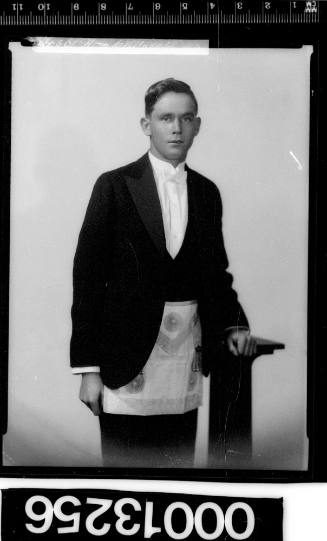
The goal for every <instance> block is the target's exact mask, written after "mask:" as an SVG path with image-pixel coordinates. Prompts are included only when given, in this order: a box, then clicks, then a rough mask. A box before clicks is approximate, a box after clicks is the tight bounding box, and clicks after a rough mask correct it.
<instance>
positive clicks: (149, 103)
mask: <svg viewBox="0 0 327 541" xmlns="http://www.w3.org/2000/svg"><path fill="white" fill-rule="evenodd" d="M167 92H177V93H180V94H188V96H190V97H191V98H192V100H193V101H194V105H195V109H196V113H197V111H198V102H197V100H196V97H195V96H194V94H193V92H192V90H191V87H190V86H189V85H188V84H187V83H184V82H183V81H178V80H177V79H174V78H173V77H169V78H168V79H163V80H162V81H158V82H157V83H154V84H153V85H151V86H150V87H149V88H148V90H147V91H146V94H145V114H146V115H147V116H149V115H150V114H151V113H152V110H153V107H154V105H155V103H156V102H157V101H158V100H159V99H160V98H161V96H163V95H164V94H166V93H167Z"/></svg>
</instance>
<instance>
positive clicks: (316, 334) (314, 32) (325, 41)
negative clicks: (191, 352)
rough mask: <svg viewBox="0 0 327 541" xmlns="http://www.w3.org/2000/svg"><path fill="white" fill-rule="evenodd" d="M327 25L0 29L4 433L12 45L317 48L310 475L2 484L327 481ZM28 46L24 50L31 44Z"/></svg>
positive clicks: (23, 472)
mask: <svg viewBox="0 0 327 541" xmlns="http://www.w3.org/2000/svg"><path fill="white" fill-rule="evenodd" d="M326 23H327V21H326V22H320V23H311V24H289V23H287V24H285V23H282V24H276V23H275V24H265V23H261V24H232V25H230V24H220V25H219V26H217V25H207V24H204V25H200V26H199V25H187V26H186V25H180V24H177V25H174V27H173V28H172V27H169V26H153V25H147V26H143V27H141V26H138V25H134V26H130V25H129V26H127V25H115V26H112V25H111V26H109V25H108V26H99V27H96V28H94V27H90V26H87V25H85V26H78V27H77V26H65V27H50V26H48V27H47V26H41V27H40V26H28V27H26V26H25V27H2V28H0V38H1V40H0V44H1V45H0V47H1V51H0V62H1V64H0V70H1V72H2V73H4V74H5V77H4V79H3V80H4V84H3V86H2V87H1V88H0V99H1V111H0V114H1V125H2V129H1V131H2V133H1V158H0V159H1V186H0V189H1V206H0V224H1V233H0V234H1V237H0V241H1V245H0V250H1V260H2V261H6V265H1V271H0V272H1V275H0V279H1V282H0V291H1V299H0V302H1V307H0V309H1V312H0V314H1V320H0V329H1V334H0V336H1V343H0V348H1V349H0V355H1V361H0V393H1V395H0V396H1V406H0V411H1V412H3V414H2V418H1V422H2V427H1V428H2V433H5V431H6V415H7V377H8V366H7V363H8V321H9V314H8V303H9V295H8V290H9V245H10V212H9V203H10V120H11V113H10V109H11V54H10V52H9V50H8V42H9V41H23V40H25V39H26V37H27V36H30V35H35V36H37V35H40V36H41V35H42V36H50V37H51V36H56V37H66V36H72V37H88V38H90V37H91V38H92V37H94V38H99V37H114V38H121V37H123V38H127V37H128V38H157V39H158V38H162V39H169V38H170V39H192V38H194V39H201V38H202V39H209V44H210V46H212V47H217V46H218V47H249V48H251V47H253V48H254V47H267V48H275V47H285V48H290V47H292V48H296V47H300V46H302V45H313V55H312V57H311V104H310V105H311V115H310V173H309V179H310V181H309V186H310V190H309V262H310V264H309V274H308V281H309V290H308V299H309V303H308V371H307V380H308V398H307V418H308V422H307V433H308V436H309V439H310V447H309V468H308V470H307V471H287V470H222V469H221V470H220V469H219V470H211V469H192V470H189V469H173V470H166V469H143V468H142V469H139V468H135V469H134V468H133V469H126V470H125V469H123V468H119V469H118V468H113V469H109V468H95V467H90V468H71V467H69V468H68V467H66V468H57V467H31V468H30V467H14V466H2V467H0V476H2V477H28V478H32V477H33V478H58V477H59V478H65V479H67V478H68V479H69V478H84V479H90V478H93V479H95V478H106V479H111V478H122V479H126V478H128V479H170V480H183V481H185V480H187V481H194V480H196V481H224V482H226V481H230V482H239V481H241V482H250V483H252V482H281V483H284V482H309V481H327V463H326V462H327V461H326V460H325V456H324V451H325V447H324V443H323V442H324V428H325V427H324V422H325V419H324V417H325V414H324V412H325V409H326V406H327V400H326V390H325V389H326V388H327V387H326V384H327V368H326V365H325V362H324V358H323V353H324V346H325V344H324V333H325V334H326V326H327V318H326V314H325V313H324V307H325V306H324V305H325V297H326V283H325V276H326V274H325V270H327V268H326V259H327V258H326V253H327V249H326V238H325V235H324V231H325V226H326V214H327V213H326V210H325V202H326V188H325V185H324V179H325V178H326V172H327V160H326V152H324V144H325V142H326V140H327V138H326V124H325V121H326V119H327V115H326V102H327V100H326V93H327V88H326V72H327V68H326V67H325V65H326V66H327V33H326V30H327V28H326V26H327V24H326ZM28 43H29V42H28V41H25V44H28Z"/></svg>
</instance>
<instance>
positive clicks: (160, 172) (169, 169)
mask: <svg viewBox="0 0 327 541" xmlns="http://www.w3.org/2000/svg"><path fill="white" fill-rule="evenodd" d="M148 154H149V160H150V163H151V165H152V168H153V171H154V174H155V176H157V177H162V176H164V177H168V176H170V175H173V174H174V173H177V172H183V171H185V162H181V163H179V164H178V166H177V167H174V166H173V165H172V164H171V163H169V162H166V161H164V160H160V158H157V157H156V156H154V155H153V154H152V152H151V151H149V153H148Z"/></svg>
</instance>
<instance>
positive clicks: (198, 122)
mask: <svg viewBox="0 0 327 541" xmlns="http://www.w3.org/2000/svg"><path fill="white" fill-rule="evenodd" d="M195 122H196V125H195V135H197V134H198V133H199V131H200V128H201V118H200V117H199V116H197V117H196V118H195Z"/></svg>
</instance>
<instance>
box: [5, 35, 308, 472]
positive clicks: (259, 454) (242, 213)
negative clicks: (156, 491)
mask: <svg viewBox="0 0 327 541" xmlns="http://www.w3.org/2000/svg"><path fill="white" fill-rule="evenodd" d="M36 49H37V48H36V47H34V48H24V47H21V46H20V45H19V44H12V46H11V50H12V54H13V83H12V168H11V261H10V329H9V330H10V350H9V427H8V433H7V435H6V437H5V445H4V447H5V451H4V464H5V465H12V466H21V465H26V466H44V465H50V466H97V465H100V464H101V462H100V450H99V442H100V438H99V430H98V424H97V420H96V419H95V418H94V417H93V416H92V414H91V413H90V412H89V410H88V409H87V408H86V407H85V406H84V405H83V404H82V403H81V402H79V400H78V392H79V384H80V376H73V375H72V374H71V371H70V367H69V340H70V333H71V321H70V307H71V301H72V263H73V256H74V251H75V248H76V242H77V237H78V233H79V230H80V227H81V224H82V220H83V217H84V213H85V210H86V205H87V203H88V200H89V197H90V194H91V190H92V187H93V184H94V182H95V180H96V178H97V177H98V176H99V175H100V174H101V173H102V172H104V171H106V170H110V169H113V168H115V167H119V166H121V165H124V164H126V163H128V162H131V161H133V160H135V159H137V158H139V157H140V156H141V155H142V154H144V153H145V152H146V151H147V149H148V140H147V138H146V137H145V136H144V135H143V133H142V132H141V128H140V124H139V120H140V118H141V116H142V115H143V108H144V93H145V91H146V89H147V88H148V86H149V85H150V84H152V83H153V82H155V81H158V80H160V79H163V78H165V77H175V78H178V79H181V80H184V81H186V82H188V83H189V84H190V85H191V87H192V89H193V90H194V93H195V95H196V96H197V98H198V101H199V114H200V116H201V118H202V128H201V131H200V134H199V135H198V137H197V138H196V139H195V141H194V145H193V147H192V149H191V150H190V152H189V157H188V159H187V161H188V163H189V165H190V166H191V167H192V168H194V169H196V170H198V171H199V172H201V173H202V174H204V175H205V176H207V177H209V178H210V179H212V180H213V181H214V182H216V183H217V185H218V187H219V189H220V191H221V194H222V198H223V204H224V216H223V218H224V220H223V226H224V236H225V243H226V248H227V252H228V256H229V262H230V270H231V272H232V273H233V275H234V285H235V288H236V289H237V291H238V292H239V296H240V301H241V303H242V304H243V306H244V308H245V311H246V313H247V315H248V317H249V320H250V324H251V328H252V332H253V333H254V334H255V335H257V336H262V337H265V338H269V339H273V340H278V341H281V342H284V343H285V345H286V349H285V350H284V351H279V352H276V353H275V354H274V355H273V356H262V357H260V358H259V359H257V360H256V361H255V363H254V369H253V437H254V457H255V462H254V465H255V466H257V467H259V468H260V469H261V468H273V469H285V468H286V469H306V468H307V447H308V445H307V438H306V410H307V402H306V385H307V355H306V343H307V338H306V324H307V245H308V184H309V182H308V147H309V94H310V86H309V65H310V53H311V48H309V47H305V48H302V49H298V50H282V49H278V50H277V49H276V50H273V49H270V50H267V49H266V50H263V49H251V50H250V49H248V50H247V49H233V50H232V49H229V50H228V49H227V50H226V49H225V50H224V49H223V50H219V51H217V50H211V51H210V54H205V55H199V54H191V55H183V54H177V55H176V54H175V55H172V54H167V52H166V53H165V54H164V52H162V54H160V55H156V54H130V53H128V50H126V51H125V54H112V52H111V54H104V52H105V51H104V50H102V51H101V50H100V53H102V54H99V52H96V51H95V49H94V48H93V49H92V51H91V49H89V51H86V52H84V54H77V53H71V54H67V53H64V52H63V51H62V50H61V51H60V50H59V51H58V50H57V52H42V53H41V52H37V51H36ZM97 51H99V49H97ZM91 52H93V53H95V54H91ZM131 332H133V329H131ZM217 392H219V390H217ZM200 444H201V438H200Z"/></svg>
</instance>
